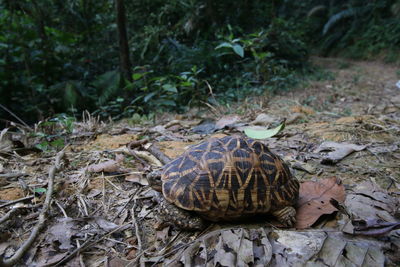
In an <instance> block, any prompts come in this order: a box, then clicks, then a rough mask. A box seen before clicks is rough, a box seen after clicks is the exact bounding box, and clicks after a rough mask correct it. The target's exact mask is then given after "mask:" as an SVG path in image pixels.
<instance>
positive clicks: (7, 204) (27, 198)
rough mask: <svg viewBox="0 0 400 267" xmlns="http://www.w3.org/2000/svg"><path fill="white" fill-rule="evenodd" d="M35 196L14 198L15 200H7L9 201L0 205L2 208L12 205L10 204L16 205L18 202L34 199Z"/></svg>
mask: <svg viewBox="0 0 400 267" xmlns="http://www.w3.org/2000/svg"><path fill="white" fill-rule="evenodd" d="M33 198H34V196H27V197H23V198H19V199H16V200H13V201H10V202H7V203H4V204H2V205H0V209H1V208H4V207H7V206H10V205H14V204H16V203H18V202H23V201H26V200H31V199H33Z"/></svg>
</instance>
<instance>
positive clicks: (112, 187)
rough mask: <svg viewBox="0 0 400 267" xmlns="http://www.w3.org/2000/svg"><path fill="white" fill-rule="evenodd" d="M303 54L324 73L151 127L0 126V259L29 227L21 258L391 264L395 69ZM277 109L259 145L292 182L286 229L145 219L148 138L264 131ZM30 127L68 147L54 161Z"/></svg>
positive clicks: (154, 162) (398, 101) (397, 151)
mask: <svg viewBox="0 0 400 267" xmlns="http://www.w3.org/2000/svg"><path fill="white" fill-rule="evenodd" d="M314 62H315V64H317V65H319V66H320V67H321V68H323V69H326V70H327V71H329V72H330V73H331V74H332V79H327V80H323V81H310V82H308V84H307V85H306V86H305V87H304V88H299V89H297V90H292V91H290V92H285V93H281V94H278V95H273V96H269V95H267V96H262V97H252V98H249V99H247V100H246V101H243V102H241V103H236V104H233V105H231V106H230V107H226V106H205V107H204V108H202V109H192V110H191V111H190V112H188V113H186V114H185V115H173V114H164V115H162V116H160V117H158V118H157V121H156V122H157V123H156V124H154V123H150V122H147V121H142V122H140V123H138V124H135V125H133V124H132V121H129V120H125V121H120V122H117V123H101V122H99V121H98V120H97V119H96V118H93V117H91V116H89V115H87V116H85V119H84V120H83V121H82V122H79V123H78V122H77V123H74V124H73V125H66V124H49V123H47V124H46V123H42V124H39V125H38V126H37V127H36V128H35V129H27V128H26V127H23V126H21V125H16V126H15V127H13V128H8V129H4V130H3V131H1V133H0V186H1V187H0V217H1V218H0V255H2V258H3V263H1V264H3V265H6V264H7V263H8V264H9V263H10V259H13V258H11V257H13V255H14V254H15V255H16V251H17V250H18V249H19V248H20V247H21V245H22V244H24V242H26V240H27V239H28V238H29V236H30V235H31V233H32V229H34V227H36V225H37V224H40V226H41V227H40V229H39V232H38V236H36V238H35V240H34V242H33V243H32V244H27V250H26V251H25V253H23V256H22V257H20V258H19V261H18V262H19V263H20V264H21V265H29V266H52V265H66V266H127V265H128V266H136V265H143V266H161V265H167V264H171V266H176V265H191V266H204V265H207V266H215V265H217V266H234V265H238V266H265V265H267V264H270V265H271V266H294V265H297V266H302V265H305V264H306V263H308V264H313V266H314V265H316V266H342V265H348V266H384V265H385V266H396V265H397V266H398V265H399V264H400V255H399V253H398V251H400V230H398V229H400V164H399V163H400V88H399V87H397V86H396V83H397V82H398V81H399V80H400V68H399V67H396V66H392V65H388V64H384V63H381V62H364V61H362V62H361V61H350V60H345V59H336V58H315V59H314ZM284 118H286V127H285V129H284V130H283V131H282V132H280V133H278V134H277V135H275V136H273V137H270V138H268V139H266V140H264V142H265V143H266V144H268V146H269V147H270V149H271V150H272V151H273V152H275V153H277V154H278V155H280V156H281V157H282V158H283V159H284V160H285V161H286V162H287V163H288V164H289V165H290V166H291V168H292V170H293V173H294V174H295V176H296V177H297V179H299V180H300V181H301V189H300V200H299V203H298V205H297V208H298V217H297V220H298V222H297V225H296V228H291V229H285V228H280V226H279V224H278V223H276V222H274V221H273V220H272V221H268V222H265V218H264V221H263V219H262V218H261V219H259V218H257V220H255V221H252V222H246V221H245V222H241V223H235V222H229V223H226V222H225V223H213V224H210V225H209V226H208V227H207V228H206V229H204V230H203V231H180V230H179V229H177V228H175V227H173V226H171V225H165V224H162V223H160V222H159V221H158V220H157V214H156V207H157V202H156V201H154V191H153V190H152V189H151V188H150V187H149V185H148V181H147V179H146V175H145V174H146V173H148V172H149V171H150V170H151V169H154V168H157V167H160V166H162V163H161V162H162V160H161V162H160V160H158V159H157V156H159V155H158V154H157V153H154V151H155V150H156V149H154V148H159V149H160V150H161V151H162V152H163V153H164V154H166V155H167V156H169V157H170V158H174V157H176V156H178V155H179V154H181V153H182V152H183V151H185V149H186V148H187V147H188V146H189V145H191V144H196V143H199V142H200V141H203V140H206V139H207V138H209V137H210V136H213V137H222V136H225V135H231V134H241V135H244V134H243V129H244V128H246V127H247V128H248V127H251V128H253V129H256V128H257V127H260V126H261V127H269V128H271V127H272V128H273V127H275V126H277V125H278V124H279V123H280V122H282V121H283V119H284ZM68 131H70V132H68ZM32 133H35V134H34V135H32ZM39 133H41V135H40V136H39ZM39 137H40V138H41V139H40V140H43V138H44V137H45V138H47V140H49V143H50V144H52V145H56V144H57V140H60V138H61V140H62V142H61V143H68V144H69V145H68V146H67V147H66V148H65V149H64V150H63V152H59V153H58V154H57V155H58V159H59V162H57V161H56V160H55V158H56V152H54V151H53V150H51V149H48V150H46V151H43V152H39V151H38V150H37V149H34V145H35V144H37V142H38V140H39ZM152 148H153V149H152ZM53 177H54V184H53V182H52V181H53ZM52 189H53V190H54V191H53V193H52V195H51V196H50V193H51V191H52ZM46 195H47V198H46ZM331 199H334V200H335V201H330V200H331ZM47 204H49V205H47ZM307 206H310V207H307ZM47 208H48V212H47V213H46V214H43V210H47ZM303 208H304V209H303ZM396 229H397V230H396ZM396 252H397V253H396ZM15 255H14V257H17V256H15ZM1 264H0V266H1Z"/></svg>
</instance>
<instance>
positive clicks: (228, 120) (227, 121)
mask: <svg viewBox="0 0 400 267" xmlns="http://www.w3.org/2000/svg"><path fill="white" fill-rule="evenodd" d="M239 119H240V117H239V116H237V115H229V116H224V117H222V118H220V119H219V120H218V121H217V122H216V123H215V130H216V131H218V130H221V129H224V128H225V127H226V126H228V125H232V124H234V123H236V122H238V121H239Z"/></svg>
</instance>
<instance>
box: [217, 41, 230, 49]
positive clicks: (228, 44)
mask: <svg viewBox="0 0 400 267" xmlns="http://www.w3.org/2000/svg"><path fill="white" fill-rule="evenodd" d="M225 47H228V48H232V44H230V43H227V42H224V43H222V44H220V45H218V46H217V47H216V48H215V50H217V49H220V48H225Z"/></svg>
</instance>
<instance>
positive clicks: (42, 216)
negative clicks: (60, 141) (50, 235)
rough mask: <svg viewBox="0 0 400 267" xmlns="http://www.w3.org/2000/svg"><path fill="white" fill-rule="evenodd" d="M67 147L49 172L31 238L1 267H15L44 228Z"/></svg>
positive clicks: (59, 154) (58, 155)
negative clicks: (44, 195)
mask: <svg viewBox="0 0 400 267" xmlns="http://www.w3.org/2000/svg"><path fill="white" fill-rule="evenodd" d="M66 148H67V147H65V148H64V149H63V150H61V151H60V152H58V153H57V156H56V160H55V163H54V165H53V166H52V167H51V168H50V171H49V176H48V186H47V191H46V199H45V201H44V204H43V208H42V211H41V212H40V214H39V221H38V222H37V224H36V225H35V227H34V228H33V229H32V232H31V234H30V236H29V238H28V239H27V240H26V241H25V242H24V243H23V244H22V246H21V247H20V248H19V249H18V250H17V251H16V252H15V254H14V255H13V256H12V257H11V258H9V259H4V258H1V259H0V266H13V265H15V264H16V263H17V262H18V261H19V260H20V259H21V258H22V256H23V255H24V254H25V252H26V251H28V249H29V248H30V247H31V245H32V243H33V242H34V241H35V239H36V237H37V236H38V235H39V232H40V230H41V229H42V228H43V226H44V225H45V222H46V218H47V213H48V211H49V208H50V204H51V197H52V194H53V188H54V176H55V174H56V171H58V170H59V169H60V167H61V164H60V161H61V159H62V158H63V157H64V154H65V149H66Z"/></svg>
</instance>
